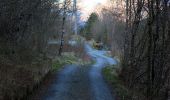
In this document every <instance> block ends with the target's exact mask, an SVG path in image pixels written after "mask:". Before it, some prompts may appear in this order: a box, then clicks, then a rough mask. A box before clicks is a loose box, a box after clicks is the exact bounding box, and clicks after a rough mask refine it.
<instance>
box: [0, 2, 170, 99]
mask: <svg viewBox="0 0 170 100" xmlns="http://www.w3.org/2000/svg"><path fill="white" fill-rule="evenodd" d="M78 2H79V0H78ZM108 2H109V5H108V6H101V5H98V8H97V7H96V10H95V11H93V12H92V13H91V14H90V15H89V17H88V18H87V21H85V25H83V26H81V25H78V35H77V34H76V35H74V34H75V26H74V24H75V19H74V18H77V17H74V16H73V15H74V12H75V11H76V10H78V11H80V10H81V9H79V6H78V7H77V9H76V10H75V9H74V5H73V3H75V2H73V1H72V0H12V1H11V0H0V100H26V98H27V97H28V96H29V95H32V94H33V93H34V91H35V90H37V88H38V87H39V86H40V84H41V83H43V80H44V78H45V77H46V76H48V74H49V73H50V72H52V71H54V69H53V67H52V66H53V63H54V60H55V59H56V58H57V59H59V60H62V61H64V59H65V58H64V57H63V56H62V54H64V53H63V52H67V53H68V52H69V54H72V53H73V55H74V54H75V55H74V56H76V57H74V60H75V59H78V61H77V62H81V61H80V59H81V60H82V62H84V61H89V60H91V58H90V57H89V56H88V55H87V54H86V53H85V50H84V49H85V48H84V46H83V45H84V44H85V43H86V42H87V41H96V42H97V43H102V45H103V50H107V51H110V52H111V53H109V56H111V57H113V58H115V59H117V61H118V63H119V64H118V65H117V66H118V67H119V69H118V70H117V73H118V78H119V80H120V81H121V84H122V85H123V86H124V87H125V88H126V89H127V90H128V92H130V96H125V97H124V96H123V97H120V98H121V99H120V100H169V99H170V1H169V0H109V1H108ZM90 3H91V2H89V4H90ZM80 12H81V11H80ZM76 16H78V15H76ZM76 20H77V19H76ZM79 20H81V19H79ZM80 23H81V22H80ZM80 23H78V24H80ZM54 40H55V41H57V43H56V44H53V42H51V43H50V41H54ZM74 40H76V41H77V42H78V43H77V44H76V46H73V45H70V44H69V42H70V41H71V42H72V41H73V42H74ZM73 44H74V43H73ZM70 57H72V56H70V55H69V56H68V57H67V58H69V60H67V62H63V63H62V64H59V62H55V64H56V63H57V65H59V66H63V65H64V64H68V62H69V64H70V62H71V63H72V62H73V61H72V60H73V59H72V58H70ZM70 59H71V60H70ZM92 63H94V62H92ZM86 65H89V64H86ZM89 66H90V65H89ZM103 66H104V65H103ZM57 69H58V68H57ZM111 70H113V69H111ZM112 85H114V84H112ZM82 87H83V86H82ZM113 89H114V88H113ZM118 94H119V93H118ZM61 100H63V99H61ZM64 100H65V99H64ZM70 100H72V99H70ZM74 100H77V99H74ZM78 100H79V99H78ZM82 100H84V99H82ZM97 100H98V99H97ZM103 100H105V99H103ZM106 100H107V99H106ZM108 100H110V99H108ZM116 100H117V99H116ZM118 100H119V99H118Z"/></svg>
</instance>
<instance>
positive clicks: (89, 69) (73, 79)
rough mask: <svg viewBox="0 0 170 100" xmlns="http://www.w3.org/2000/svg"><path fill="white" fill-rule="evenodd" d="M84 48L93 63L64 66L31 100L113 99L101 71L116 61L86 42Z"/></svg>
mask: <svg viewBox="0 0 170 100" xmlns="http://www.w3.org/2000/svg"><path fill="white" fill-rule="evenodd" d="M85 49H86V52H87V53H88V54H89V56H91V57H92V58H93V59H94V60H95V64H93V65H89V66H78V65H68V66H66V67H65V68H64V69H63V70H62V71H61V72H59V74H55V75H54V77H53V79H52V81H51V82H50V84H49V85H47V87H46V88H42V89H40V91H38V93H36V94H35V96H33V97H32V98H31V100H115V99H114V95H113V94H111V91H110V90H109V88H108V86H107V84H106V83H105V81H104V79H103V76H102V74H101V71H102V68H103V67H105V66H106V65H108V64H109V65H113V64H116V61H115V60H114V59H112V58H110V57H107V56H105V53H106V51H101V50H100V51H99V50H95V49H93V48H91V46H90V45H88V44H85Z"/></svg>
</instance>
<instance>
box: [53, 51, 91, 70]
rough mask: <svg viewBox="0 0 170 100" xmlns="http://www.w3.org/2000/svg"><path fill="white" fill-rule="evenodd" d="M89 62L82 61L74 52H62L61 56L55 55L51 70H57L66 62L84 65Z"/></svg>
mask: <svg viewBox="0 0 170 100" xmlns="http://www.w3.org/2000/svg"><path fill="white" fill-rule="evenodd" d="M90 63H91V62H89V61H84V60H83V59H82V58H80V57H77V56H76V55H75V53H74V52H64V53H63V55H62V56H60V57H56V58H55V59H54V60H53V63H52V70H54V71H58V70H59V69H61V68H62V67H63V66H64V65H67V64H76V65H85V64H90Z"/></svg>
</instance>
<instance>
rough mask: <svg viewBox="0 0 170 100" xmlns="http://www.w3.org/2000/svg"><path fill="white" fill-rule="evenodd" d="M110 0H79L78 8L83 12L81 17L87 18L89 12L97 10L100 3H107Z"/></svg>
mask: <svg viewBox="0 0 170 100" xmlns="http://www.w3.org/2000/svg"><path fill="white" fill-rule="evenodd" d="M107 1H108V0H78V8H80V12H81V13H82V15H81V19H82V20H87V18H88V17H89V14H90V13H92V12H94V11H95V10H96V7H97V6H98V5H105V4H106V3H107Z"/></svg>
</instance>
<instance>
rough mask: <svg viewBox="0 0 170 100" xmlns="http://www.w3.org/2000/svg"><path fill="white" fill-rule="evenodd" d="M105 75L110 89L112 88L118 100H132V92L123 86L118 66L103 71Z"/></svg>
mask: <svg viewBox="0 0 170 100" xmlns="http://www.w3.org/2000/svg"><path fill="white" fill-rule="evenodd" d="M103 75H104V78H105V79H106V81H107V82H108V84H109V85H110V87H112V90H113V92H114V93H115V95H116V97H117V100H131V99H130V98H131V95H130V91H128V89H127V88H126V87H125V86H124V85H123V82H122V81H121V80H120V78H119V76H118V73H117V69H116V66H108V67H106V68H104V69H103Z"/></svg>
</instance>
